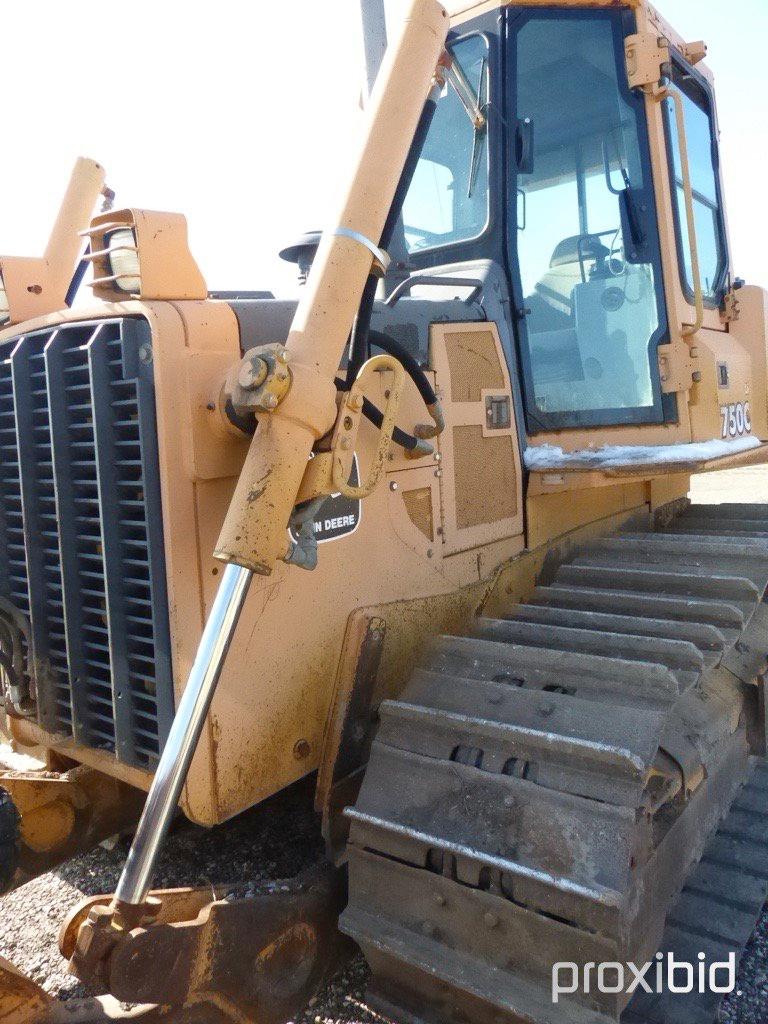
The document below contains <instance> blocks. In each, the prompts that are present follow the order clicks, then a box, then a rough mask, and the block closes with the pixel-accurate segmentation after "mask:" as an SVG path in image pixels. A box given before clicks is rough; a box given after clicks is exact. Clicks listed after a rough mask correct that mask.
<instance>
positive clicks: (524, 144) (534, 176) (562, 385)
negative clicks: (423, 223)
mask: <svg viewBox="0 0 768 1024" xmlns="http://www.w3.org/2000/svg"><path fill="white" fill-rule="evenodd" d="M514 25H515V27H516V30H517V31H516V33H515V36H514V39H515V43H516V46H515V52H514V54H513V60H512V64H513V67H514V68H515V71H516V77H515V82H514V100H515V106H516V110H515V114H516V116H515V118H514V120H513V121H512V125H511V128H512V131H513V132H514V133H516V134H515V135H514V138H513V146H512V152H513V155H514V156H515V162H516V165H517V167H516V176H515V181H514V192H513V194H512V195H511V197H510V198H511V208H512V209H511V212H512V215H513V217H514V219H515V221H516V224H517V231H516V232H515V233H514V237H513V244H514V246H515V249H516V252H515V253H514V254H513V257H512V263H513V266H514V265H515V263H516V264H517V268H518V271H519V275H520V289H521V296H522V304H523V315H522V317H521V329H520V330H521V348H522V357H523V363H524V370H525V377H526V404H527V410H528V425H529V430H530V431H531V432H535V431H536V430H546V429H552V428H557V427H566V426H572V425H578V426H597V425H601V424H610V423H616V424H619V423H630V422H660V421H662V419H663V416H664V412H663V408H662V399H661V395H660V386H659V382H658V357H657V355H656V351H655V349H656V346H657V345H658V344H659V343H660V341H661V339H662V337H663V336H664V333H665V316H664V295H663V287H662V283H661V268H660V257H659V249H658V237H657V235H656V227H655V221H654V198H653V188H652V179H651V171H650V163H649V161H650V155H649V149H648V141H647V136H646V134H645V121H644V107H643V103H642V99H640V98H638V97H636V96H635V95H633V94H632V93H631V92H630V91H629V88H628V85H627V83H626V72H625V70H624V33H623V21H622V17H621V14H617V13H614V12H601V11H595V10H578V11H570V10H569V11H565V10H564V11H557V12H555V11H554V10H553V11H549V12H546V13H545V12H538V11H536V12H527V11H526V12H524V13H521V15H520V16H519V18H518V19H517V21H516V22H515V23H514Z"/></svg>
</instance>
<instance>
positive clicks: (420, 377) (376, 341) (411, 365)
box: [368, 331, 437, 405]
mask: <svg viewBox="0 0 768 1024" xmlns="http://www.w3.org/2000/svg"><path fill="white" fill-rule="evenodd" d="M368 340H369V341H370V343H371V344H372V345H375V346H376V347H377V348H380V349H381V350H382V351H383V352H386V353H387V355H390V356H394V358H395V359H397V360H398V361H399V362H401V363H402V364H403V366H404V367H405V371H406V373H407V374H408V376H409V377H410V378H411V380H412V381H413V383H414V384H415V385H416V387H417V388H418V390H419V394H420V395H421V397H422V398H423V399H424V404H425V405H434V404H435V402H436V401H437V395H436V394H435V390H434V388H433V387H432V385H431V384H430V383H429V378H428V377H427V375H426V373H424V371H423V370H422V368H421V367H420V366H419V364H418V363H417V362H416V360H415V359H414V357H413V356H412V355H411V353H410V352H409V351H408V349H407V348H405V347H404V346H403V345H401V344H400V342H399V341H396V340H395V339H394V338H393V337H391V336H390V335H389V334H382V332H381V331H369V332H368Z"/></svg>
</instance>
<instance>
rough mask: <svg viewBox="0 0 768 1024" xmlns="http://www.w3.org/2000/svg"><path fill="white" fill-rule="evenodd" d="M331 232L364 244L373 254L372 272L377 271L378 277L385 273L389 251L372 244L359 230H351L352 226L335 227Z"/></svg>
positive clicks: (388, 262)
mask: <svg viewBox="0 0 768 1024" xmlns="http://www.w3.org/2000/svg"><path fill="white" fill-rule="evenodd" d="M333 234H334V236H336V237H338V238H351V239H352V240H353V241H355V242H359V243H360V245H362V246H365V248H366V249H367V250H368V252H369V253H370V254H371V256H373V267H372V272H373V273H378V275H379V276H380V277H383V276H384V275H385V274H386V272H387V270H388V269H389V264H390V262H391V260H390V256H389V253H386V252H385V251H384V250H383V249H381V248H379V246H378V245H374V243H373V242H372V241H371V240H370V238H366V237H365V235H361V234H360V232H359V231H353V230H352V228H336V230H335V231H334V232H333Z"/></svg>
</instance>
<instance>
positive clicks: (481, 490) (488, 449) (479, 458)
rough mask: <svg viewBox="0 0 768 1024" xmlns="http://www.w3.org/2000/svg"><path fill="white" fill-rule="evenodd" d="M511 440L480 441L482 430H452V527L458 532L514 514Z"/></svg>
mask: <svg viewBox="0 0 768 1024" xmlns="http://www.w3.org/2000/svg"><path fill="white" fill-rule="evenodd" d="M513 443H514V442H513V439H512V438H511V437H510V436H509V435H507V436H505V437H483V428H482V427H476V426H468V427H454V429H453V460H454V475H455V487H456V526H457V527H458V528H459V529H460V530H464V529H467V528H468V527H470V526H480V525H482V524H483V523H496V522H498V521H499V520H500V519H512V518H513V517H514V516H515V515H516V514H517V480H516V477H515V465H514V450H513V448H512V445H513Z"/></svg>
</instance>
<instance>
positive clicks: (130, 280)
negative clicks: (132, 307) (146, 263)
mask: <svg viewBox="0 0 768 1024" xmlns="http://www.w3.org/2000/svg"><path fill="white" fill-rule="evenodd" d="M107 247H108V249H109V257H108V258H109V266H110V269H111V271H112V273H113V274H114V275H115V278H116V280H115V285H116V287H118V288H119V289H120V290H121V291H124V292H131V293H132V294H138V293H139V292H140V291H141V269H140V267H139V250H138V248H137V246H136V236H135V234H134V232H133V229H132V228H119V229H118V230H117V231H113V232H112V233H111V234H110V236H109V239H108V242H107Z"/></svg>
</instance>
